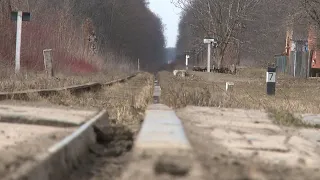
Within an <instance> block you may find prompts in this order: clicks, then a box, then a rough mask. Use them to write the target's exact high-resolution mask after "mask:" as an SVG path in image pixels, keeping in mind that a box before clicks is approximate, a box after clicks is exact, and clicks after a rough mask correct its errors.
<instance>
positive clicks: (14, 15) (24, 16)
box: [11, 11, 30, 74]
mask: <svg viewBox="0 0 320 180" xmlns="http://www.w3.org/2000/svg"><path fill="white" fill-rule="evenodd" d="M11 19H12V20H13V21H17V35H16V36H17V37H16V57H15V72H16V74H17V73H19V72H20V54H21V33H22V21H30V13H29V12H22V11H18V12H11Z"/></svg>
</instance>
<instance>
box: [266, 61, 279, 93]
mask: <svg viewBox="0 0 320 180" xmlns="http://www.w3.org/2000/svg"><path fill="white" fill-rule="evenodd" d="M276 75H277V73H276V68H275V67H268V71H267V75H266V82H267V94H268V95H271V96H273V95H275V94H276Z"/></svg>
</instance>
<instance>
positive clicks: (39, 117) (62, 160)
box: [0, 74, 137, 180]
mask: <svg viewBox="0 0 320 180" xmlns="http://www.w3.org/2000/svg"><path fill="white" fill-rule="evenodd" d="M135 76H137V74H134V75H130V76H127V77H125V78H122V79H118V80H114V81H111V82H107V83H96V82H93V83H88V84H83V85H77V86H69V87H63V88H55V89H41V90H27V91H20V92H2V93H0V97H1V100H6V99H10V100H12V99H14V100H27V96H28V95H29V94H31V93H37V94H39V95H40V96H50V95H54V94H55V93H59V92H61V91H69V92H70V93H72V94H76V93H82V92H87V91H96V90H99V89H101V88H102V87H105V86H112V85H114V84H116V83H123V82H126V81H127V80H129V79H131V78H133V77H135ZM108 121H109V115H108V113H107V110H98V109H97V110H79V109H72V108H69V107H55V108H52V107H50V108H49V107H36V106H16V105H8V104H1V105H0V142H1V143H0V154H1V155H0V175H1V177H2V178H1V179H3V180H22V179H23V180H24V179H29V180H53V179H54V180H55V179H57V180H58V179H66V177H67V176H68V175H69V173H70V172H72V171H73V170H74V168H75V167H77V166H78V165H79V164H81V162H82V161H83V159H85V158H84V157H85V156H86V155H87V154H88V151H89V149H90V148H91V147H92V146H94V145H95V144H97V141H99V138H100V139H101V136H103V135H104V134H103V132H102V131H99V127H104V126H108ZM102 138H103V137H102Z"/></svg>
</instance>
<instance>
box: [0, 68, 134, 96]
mask: <svg viewBox="0 0 320 180" xmlns="http://www.w3.org/2000/svg"><path fill="white" fill-rule="evenodd" d="M127 75H128V73H127V72H124V73H122V72H119V71H118V72H108V73H92V74H86V75H76V74H74V75H69V76H68V75H67V76H66V75H65V74H56V75H55V77H53V78H48V77H47V76H46V75H45V74H42V73H34V72H33V73H21V74H20V75H12V74H11V75H10V74H1V75H0V91H1V92H13V91H22V90H28V89H50V88H58V87H65V86H70V85H81V84H85V83H89V82H101V83H102V82H108V81H111V80H114V79H119V78H123V77H125V76H127Z"/></svg>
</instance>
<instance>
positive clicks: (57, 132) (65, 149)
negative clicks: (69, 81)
mask: <svg viewBox="0 0 320 180" xmlns="http://www.w3.org/2000/svg"><path fill="white" fill-rule="evenodd" d="M130 78H132V76H130V77H127V78H126V79H130ZM124 81H125V80H118V81H113V82H112V83H106V84H105V85H111V84H113V83H116V82H124ZM154 85H155V88H154V93H153V100H154V102H153V104H150V105H149V106H148V108H147V110H146V114H145V117H144V121H143V123H142V126H141V127H142V128H141V129H140V131H139V133H138V134H136V135H134V134H131V133H130V131H126V130H124V129H125V128H124V127H119V126H118V127H115V128H110V127H109V121H110V120H111V119H110V118H109V116H108V113H107V111H106V110H96V111H94V110H90V111H88V110H86V111H83V110H73V109H69V108H67V109H57V108H41V107H22V106H21V107H19V106H10V105H0V117H1V120H0V127H3V128H5V129H6V131H5V134H10V132H13V133H12V134H14V133H17V132H20V133H21V134H19V133H18V134H17V135H11V138H10V142H9V145H8V144H6V145H5V144H4V145H3V146H0V152H1V151H2V152H5V151H7V152H6V154H8V153H9V154H10V153H11V154H14V156H13V157H15V158H16V159H12V158H11V160H7V161H5V160H3V157H1V155H0V161H1V160H2V161H4V162H6V163H7V164H5V168H3V169H1V167H0V175H1V176H2V177H3V178H2V179H4V180H25V179H28V180H58V179H59V180H60V179H68V180H73V179H77V180H82V179H83V180H84V179H86V180H89V179H106V178H108V179H109V177H112V178H110V179H116V178H118V179H122V180H126V179H145V178H144V177H148V178H147V179H150V178H151V179H163V176H168V177H171V178H173V179H176V178H177V179H179V178H184V179H194V178H196V179H201V177H200V176H201V170H200V167H199V164H198V163H197V161H195V159H194V158H195V157H194V156H193V150H192V148H191V146H190V144H189V142H188V140H187V138H186V136H185V134H184V132H183V127H182V124H181V122H180V120H179V119H178V118H177V117H176V116H175V113H174V111H173V110H171V109H170V108H169V107H167V106H165V105H162V104H159V103H160V102H159V99H160V98H159V96H160V94H161V88H160V87H159V85H158V82H157V81H155V84H154ZM92 86H93V87H94V86H97V85H96V83H91V84H89V85H88V84H86V85H83V86H77V87H73V88H70V87H68V88H60V89H55V90H54V91H65V90H69V91H72V90H74V89H77V90H79V89H82V91H87V90H88V89H87V88H89V87H90V88H91V90H92ZM100 86H101V85H100ZM79 91H81V90H79ZM28 92H30V91H27V92H19V93H21V94H27V93H28ZM34 92H36V93H42V92H50V93H52V92H53V91H52V90H41V91H40V90H38V91H37V90H36V91H32V93H34ZM19 93H13V94H10V95H19ZM140 93H142V94H145V92H140ZM7 95H8V94H7ZM10 95H9V96H10ZM150 96H152V95H151V94H150ZM6 97H8V96H6ZM1 110H3V111H1ZM161 114H162V116H161ZM154 118H157V121H154ZM17 123H19V124H20V125H21V126H20V127H19V128H20V129H24V130H23V131H20V130H19V128H17V127H15V126H17ZM6 126H7V127H9V128H6ZM40 129H42V131H41V130H40ZM0 132H2V131H1V128H0ZM44 132H45V133H44ZM155 132H157V133H155ZM22 134H23V136H22ZM110 134H113V135H111V136H117V137H113V140H111V139H112V138H111V139H110ZM21 137H23V138H21ZM3 138H6V135H3ZM133 141H134V142H133ZM110 142H111V143H110ZM104 143H108V145H106V144H104ZM112 143H113V145H110V144H112ZM125 143H126V144H125ZM115 144H116V145H115ZM119 144H122V145H121V147H122V148H123V149H125V150H123V151H125V152H127V151H128V152H127V153H121V152H120V153H119ZM168 144H170V148H168ZM1 147H3V148H2V149H1ZM4 147H6V148H4ZM7 147H9V148H7ZM18 152H20V153H18ZM24 153H26V154H24ZM122 154H124V155H122ZM143 154H146V155H147V158H146V157H141V155H143ZM92 156H94V158H92ZM162 157H164V159H165V161H163V162H162V161H161V162H159V159H162ZM141 158H142V159H141ZM182 159H183V161H180V160H182ZM15 160H17V161H18V162H16V161H15ZM171 160H172V161H171ZM110 161H116V162H115V163H114V164H113V165H112V166H108V163H110ZM185 163H186V164H187V166H186V164H185ZM189 165H192V166H191V167H190V166H189ZM113 166H117V167H113ZM119 166H121V168H120V167H119ZM167 167H169V168H167ZM172 167H173V168H172ZM115 169H118V171H119V169H121V172H116V171H117V170H115ZM142 169H145V171H141V170H142ZM108 173H109V174H116V175H110V176H109V175H108ZM159 173H160V174H161V175H159Z"/></svg>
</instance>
